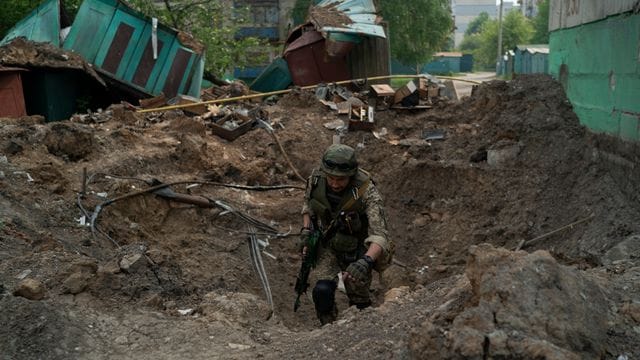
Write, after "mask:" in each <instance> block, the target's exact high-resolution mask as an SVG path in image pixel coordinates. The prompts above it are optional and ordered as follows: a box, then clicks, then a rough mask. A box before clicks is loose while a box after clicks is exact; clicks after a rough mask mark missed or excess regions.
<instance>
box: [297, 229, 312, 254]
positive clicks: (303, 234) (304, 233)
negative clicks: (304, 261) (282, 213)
mask: <svg viewBox="0 0 640 360" xmlns="http://www.w3.org/2000/svg"><path fill="white" fill-rule="evenodd" d="M310 237H311V229H309V228H302V229H301V230H300V239H298V252H299V253H301V254H303V255H304V254H306V253H307V247H308V246H309V238H310Z"/></svg>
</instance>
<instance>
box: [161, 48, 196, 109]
mask: <svg viewBox="0 0 640 360" xmlns="http://www.w3.org/2000/svg"><path fill="white" fill-rule="evenodd" d="M180 49H182V50H185V51H187V52H189V53H191V58H190V59H189V65H187V69H186V71H185V72H184V76H183V78H182V80H181V81H180V87H179V90H178V93H181V94H184V92H183V91H184V86H185V84H186V82H187V80H188V76H189V73H190V71H189V70H190V69H191V67H192V66H193V63H194V62H195V60H196V57H197V56H196V55H197V54H195V53H194V52H193V51H191V50H190V49H188V48H185V47H184V46H182V45H180V43H179V42H178V41H174V42H173V44H172V46H171V49H170V51H169V54H168V55H167V58H168V59H167V61H166V62H165V63H164V65H163V67H162V69H161V70H160V74H159V76H158V81H157V82H156V84H155V86H154V87H153V94H160V93H161V92H162V90H163V88H164V85H165V83H166V82H167V78H168V76H169V72H170V71H171V66H172V65H173V61H174V60H175V58H176V54H177V53H178V50H180ZM200 77H202V74H201V75H200ZM197 97H200V94H198V96H197Z"/></svg>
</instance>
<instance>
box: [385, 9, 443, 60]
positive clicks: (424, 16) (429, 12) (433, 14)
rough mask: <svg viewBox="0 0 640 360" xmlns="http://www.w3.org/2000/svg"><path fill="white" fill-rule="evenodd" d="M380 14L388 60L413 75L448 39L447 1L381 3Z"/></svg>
mask: <svg viewBox="0 0 640 360" xmlns="http://www.w3.org/2000/svg"><path fill="white" fill-rule="evenodd" d="M380 3H381V4H380V5H381V8H380V12H381V14H382V16H383V18H384V19H385V20H387V21H388V23H389V36H390V39H389V41H390V43H391V56H392V57H393V58H395V59H397V60H398V61H400V62H401V63H403V64H404V65H407V66H414V67H415V68H416V72H417V71H419V69H420V68H421V67H422V65H423V64H425V63H426V62H427V61H428V60H429V59H430V58H431V56H432V55H433V53H434V52H436V51H438V50H439V49H440V48H441V47H442V46H443V45H444V44H445V43H446V41H447V39H448V38H449V34H450V33H451V30H452V29H453V19H452V17H451V8H450V6H449V0H412V1H407V0H384V1H381V2H380Z"/></svg>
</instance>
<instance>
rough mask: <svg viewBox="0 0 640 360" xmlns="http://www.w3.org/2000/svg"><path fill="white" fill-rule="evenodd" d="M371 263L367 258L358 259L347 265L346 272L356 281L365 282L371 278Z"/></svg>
mask: <svg viewBox="0 0 640 360" xmlns="http://www.w3.org/2000/svg"><path fill="white" fill-rule="evenodd" d="M371 268H372V264H371V263H370V262H368V261H367V260H365V259H364V258H363V259H360V260H358V261H354V262H352V263H351V264H349V266H347V269H346V272H348V273H349V275H350V276H351V277H352V278H353V280H355V281H356V282H358V283H361V284H366V283H368V281H369V279H370V278H371Z"/></svg>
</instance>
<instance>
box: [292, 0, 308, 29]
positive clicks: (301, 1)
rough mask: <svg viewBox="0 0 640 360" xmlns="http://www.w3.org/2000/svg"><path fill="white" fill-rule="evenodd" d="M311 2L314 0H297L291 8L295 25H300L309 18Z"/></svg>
mask: <svg viewBox="0 0 640 360" xmlns="http://www.w3.org/2000/svg"><path fill="white" fill-rule="evenodd" d="M311 4H312V0H296V3H295V4H294V5H293V9H291V18H292V19H293V23H294V25H300V24H302V23H303V22H304V21H305V20H306V19H307V14H308V13H309V6H311Z"/></svg>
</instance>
